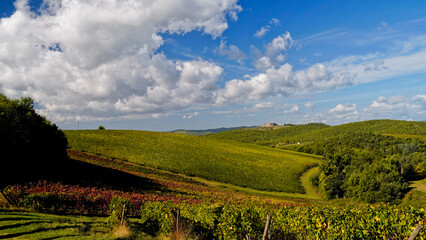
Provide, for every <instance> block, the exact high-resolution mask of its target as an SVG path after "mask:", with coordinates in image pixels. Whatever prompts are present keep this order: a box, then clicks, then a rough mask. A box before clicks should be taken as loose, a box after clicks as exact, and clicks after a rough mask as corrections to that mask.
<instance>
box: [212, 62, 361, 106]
mask: <svg viewBox="0 0 426 240" xmlns="http://www.w3.org/2000/svg"><path fill="white" fill-rule="evenodd" d="M353 78H354V76H352V75H350V74H346V73H335V72H331V71H329V70H328V69H327V68H326V67H325V66H324V65H322V64H315V65H313V66H311V67H309V68H307V69H304V70H299V71H296V72H294V71H293V66H292V65H290V64H288V63H285V64H283V65H281V66H280V67H279V68H275V67H271V68H269V69H268V70H266V72H265V73H260V74H258V75H255V76H251V77H250V78H249V79H247V80H240V79H233V80H231V81H228V82H227V83H226V84H225V88H224V89H221V90H220V92H219V96H218V98H217V104H219V105H220V104H224V103H234V102H244V101H254V100H260V99H262V98H265V97H267V96H290V95H294V94H299V93H307V92H315V91H323V90H331V89H336V88H340V87H345V86H350V85H351V84H352V82H353Z"/></svg>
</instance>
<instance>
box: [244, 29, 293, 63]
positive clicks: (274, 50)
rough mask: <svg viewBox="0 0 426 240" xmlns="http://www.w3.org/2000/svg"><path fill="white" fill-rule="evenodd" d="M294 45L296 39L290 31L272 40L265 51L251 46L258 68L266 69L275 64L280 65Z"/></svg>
mask: <svg viewBox="0 0 426 240" xmlns="http://www.w3.org/2000/svg"><path fill="white" fill-rule="evenodd" d="M293 45H294V40H293V38H292V37H291V35H290V33H289V32H286V33H284V34H282V35H279V36H277V37H276V38H274V39H272V41H271V42H269V43H268V44H266V45H265V53H264V54H262V52H261V51H260V50H259V49H257V48H255V47H252V48H251V52H252V55H253V56H254V57H255V60H254V61H253V65H254V66H255V67H256V69H258V70H262V71H265V70H267V69H269V68H271V67H273V66H279V64H281V63H282V62H283V61H284V59H285V55H284V54H283V53H285V52H286V51H288V50H289V49H290V48H291V47H292V46H293Z"/></svg>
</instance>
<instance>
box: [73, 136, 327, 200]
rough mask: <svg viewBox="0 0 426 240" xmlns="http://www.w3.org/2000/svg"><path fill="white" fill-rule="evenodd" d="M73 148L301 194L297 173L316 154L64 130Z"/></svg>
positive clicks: (197, 139)
mask: <svg viewBox="0 0 426 240" xmlns="http://www.w3.org/2000/svg"><path fill="white" fill-rule="evenodd" d="M65 135H66V136H67V138H68V142H69V146H70V147H71V148H74V149H77V150H82V151H86V152H91V153H96V154H101V155H104V156H109V157H114V158H118V159H123V160H127V161H129V162H133V163H137V164H141V165H146V166H150V167H153V168H158V169H163V170H167V171H171V172H176V173H181V174H185V175H188V176H196V177H200V178H204V179H208V180H213V181H217V182H222V183H229V184H232V185H237V186H240V187H248V188H253V189H257V190H267V191H278V192H290V193H304V189H303V187H302V185H301V183H300V176H301V174H302V173H303V172H304V171H305V170H306V169H307V168H309V167H312V166H315V165H318V164H319V162H320V157H318V156H313V155H308V154H303V153H297V152H292V151H286V150H280V149H271V148H267V147H262V146H257V145H251V144H250V145H247V144H242V143H237V142H230V141H223V140H217V139H210V138H201V137H195V136H189V135H182V134H172V133H160V132H144V131H122V130H106V131H99V130H82V131H65Z"/></svg>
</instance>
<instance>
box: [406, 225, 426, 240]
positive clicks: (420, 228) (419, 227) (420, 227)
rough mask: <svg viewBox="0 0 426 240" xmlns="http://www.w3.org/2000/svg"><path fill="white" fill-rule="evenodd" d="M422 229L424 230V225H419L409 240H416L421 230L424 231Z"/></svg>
mask: <svg viewBox="0 0 426 240" xmlns="http://www.w3.org/2000/svg"><path fill="white" fill-rule="evenodd" d="M422 228H423V225H421V224H419V225H417V226H416V228H415V229H414V231H413V232H412V233H411V236H410V238H409V239H408V240H414V239H415V238H416V236H417V234H419V232H420V230H422Z"/></svg>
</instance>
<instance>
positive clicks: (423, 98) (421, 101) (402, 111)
mask: <svg viewBox="0 0 426 240" xmlns="http://www.w3.org/2000/svg"><path fill="white" fill-rule="evenodd" d="M364 112H365V114H368V115H371V116H376V117H379V118H392V117H394V116H398V118H400V119H401V118H402V119H412V118H418V117H420V116H422V115H424V114H426V95H415V96H411V97H407V96H398V95H395V96H390V97H383V96H380V97H378V98H377V99H376V100H374V101H373V102H372V103H371V104H370V105H369V106H368V107H367V108H365V109H364Z"/></svg>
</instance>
